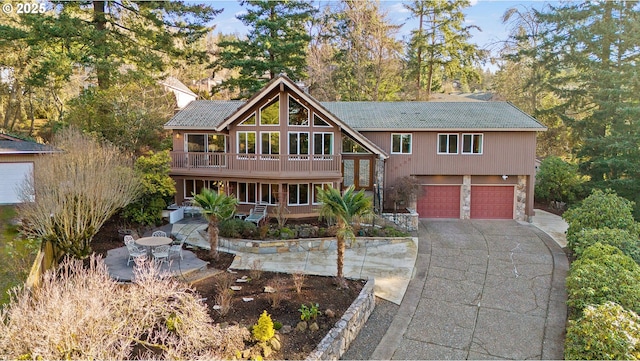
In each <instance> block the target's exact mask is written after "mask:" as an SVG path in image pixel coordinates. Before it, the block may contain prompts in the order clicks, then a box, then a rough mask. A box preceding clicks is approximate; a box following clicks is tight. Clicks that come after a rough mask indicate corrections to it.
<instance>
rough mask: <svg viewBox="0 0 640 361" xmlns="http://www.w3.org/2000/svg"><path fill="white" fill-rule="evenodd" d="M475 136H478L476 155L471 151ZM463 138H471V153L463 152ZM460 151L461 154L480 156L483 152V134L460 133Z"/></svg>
mask: <svg viewBox="0 0 640 361" xmlns="http://www.w3.org/2000/svg"><path fill="white" fill-rule="evenodd" d="M476 135H477V136H480V152H478V153H476V152H474V151H473V145H474V138H475V136H476ZM465 136H469V137H471V151H470V152H465V151H464V138H465ZM460 151H461V152H462V154H471V155H482V153H483V152H484V134H483V133H462V145H461V148H460Z"/></svg>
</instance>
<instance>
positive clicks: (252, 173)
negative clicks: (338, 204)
mask: <svg viewBox="0 0 640 361" xmlns="http://www.w3.org/2000/svg"><path fill="white" fill-rule="evenodd" d="M170 154H171V173H172V174H175V175H178V174H179V175H200V176H215V175H220V176H226V177H237V176H240V177H247V178H260V177H278V178H280V179H295V178H304V177H310V176H311V177H314V178H327V179H330V178H339V177H342V173H341V157H340V155H287V154H284V155H272V154H237V153H202V152H171V153H170Z"/></svg>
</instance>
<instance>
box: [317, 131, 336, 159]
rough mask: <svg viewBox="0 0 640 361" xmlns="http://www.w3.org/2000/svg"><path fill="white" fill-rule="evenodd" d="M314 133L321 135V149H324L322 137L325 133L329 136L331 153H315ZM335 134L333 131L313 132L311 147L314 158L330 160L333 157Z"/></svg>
mask: <svg viewBox="0 0 640 361" xmlns="http://www.w3.org/2000/svg"><path fill="white" fill-rule="evenodd" d="M316 134H318V135H322V150H323V151H324V137H325V136H326V135H329V136H330V137H331V153H329V154H324V153H322V154H316ZM335 138H336V137H335V134H334V133H333V132H313V144H312V148H313V157H314V159H320V160H330V159H333V156H334V154H335V149H336V148H335Z"/></svg>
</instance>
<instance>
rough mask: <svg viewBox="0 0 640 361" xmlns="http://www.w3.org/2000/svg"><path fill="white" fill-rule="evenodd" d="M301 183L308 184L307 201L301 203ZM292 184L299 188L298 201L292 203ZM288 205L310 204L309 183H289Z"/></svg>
mask: <svg viewBox="0 0 640 361" xmlns="http://www.w3.org/2000/svg"><path fill="white" fill-rule="evenodd" d="M301 185H306V186H307V202H306V203H300V194H301V193H300V186H301ZM291 186H295V187H296V188H298V197H297V198H298V199H297V203H291V202H290V200H291V198H290V196H291V190H290V189H289V188H290V187H291ZM287 205H289V206H308V205H309V183H289V184H287Z"/></svg>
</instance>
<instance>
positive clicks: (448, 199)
mask: <svg viewBox="0 0 640 361" xmlns="http://www.w3.org/2000/svg"><path fill="white" fill-rule="evenodd" d="M417 208H418V209H417V211H418V214H419V215H420V218H460V186H457V185H456V186H451V185H449V186H425V187H424V192H423V195H422V197H420V199H419V200H418V207H417Z"/></svg>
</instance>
